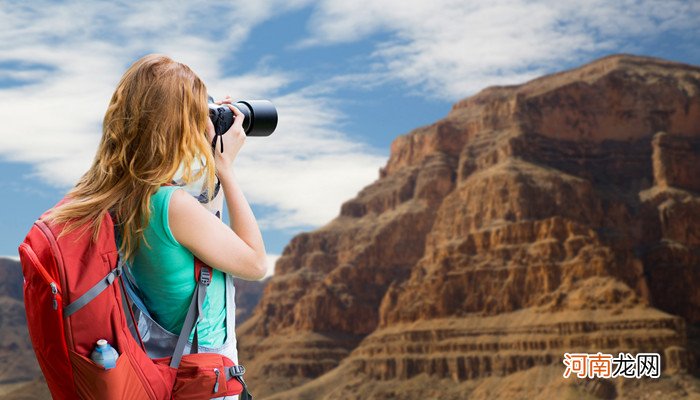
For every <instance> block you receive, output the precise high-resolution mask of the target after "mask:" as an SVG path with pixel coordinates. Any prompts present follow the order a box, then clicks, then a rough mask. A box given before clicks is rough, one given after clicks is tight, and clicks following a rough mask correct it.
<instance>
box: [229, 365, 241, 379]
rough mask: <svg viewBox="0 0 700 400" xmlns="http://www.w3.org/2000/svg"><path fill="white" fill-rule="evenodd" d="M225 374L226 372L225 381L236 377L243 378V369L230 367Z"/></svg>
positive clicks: (239, 366) (238, 366) (237, 366)
mask: <svg viewBox="0 0 700 400" xmlns="http://www.w3.org/2000/svg"><path fill="white" fill-rule="evenodd" d="M227 372H228V378H227V379H231V378H233V377H237V376H243V374H245V367H243V366H242V365H234V366H232V367H228V371H227Z"/></svg>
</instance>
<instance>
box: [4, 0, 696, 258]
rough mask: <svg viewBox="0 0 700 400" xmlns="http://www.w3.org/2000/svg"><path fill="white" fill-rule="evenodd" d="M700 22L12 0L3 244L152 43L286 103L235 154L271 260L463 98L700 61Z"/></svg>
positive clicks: (37, 207)
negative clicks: (611, 58) (606, 63)
mask: <svg viewBox="0 0 700 400" xmlns="http://www.w3.org/2000/svg"><path fill="white" fill-rule="evenodd" d="M699 21H700V2H697V1H661V0H659V1H645V0H640V1H608V0H591V1H523V0H507V1H494V0H489V1H451V0H444V1H443V0H432V1H429V2H426V1H398V0H386V1H381V0H373V1H369V0H355V1H353V2H343V1H331V0H327V1H307V0H289V1H276V0H270V1H246V2H243V1H236V2H211V1H208V2H197V1H191V2H174V1H171V2H147V1H144V2H139V3H138V4H136V3H135V2H131V3H127V2H118V1H112V2H43V1H34V2H21V1H5V2H1V3H0V119H1V120H2V121H3V123H2V124H0V187H2V191H3V194H4V195H3V196H2V197H1V198H0V210H2V211H0V255H9V256H15V255H16V251H17V246H18V245H19V243H20V242H21V240H22V239H23V238H24V235H25V234H26V232H27V231H28V229H29V228H30V226H31V224H32V222H33V221H34V220H35V219H36V218H37V217H38V216H39V215H40V214H41V213H42V212H43V211H44V210H46V209H48V208H50V207H51V206H53V204H55V203H56V202H57V201H58V200H59V199H60V198H61V197H62V196H63V195H64V194H65V192H66V191H67V190H68V189H69V188H70V187H71V186H72V185H73V184H74V183H75V181H76V180H77V179H78V178H79V177H80V175H81V174H82V173H83V172H85V170H86V169H87V168H88V167H89V165H90V162H91V160H92V158H93V156H94V152H95V149H96V146H97V143H98V140H99V138H100V135H101V120H102V117H103V116H104V112H105V109H106V106H107V103H108V101H109V98H110V96H111V94H112V91H113V90H114V88H115V86H116V83H117V82H118V80H119V78H120V77H121V74H122V73H123V72H124V71H125V70H126V68H127V67H128V66H129V65H130V64H131V63H132V62H133V61H135V60H136V59H138V58H139V57H141V56H142V55H145V54H148V53H152V52H158V53H164V54H167V55H169V56H171V57H173V58H174V59H176V60H178V61H181V62H184V63H186V64H188V65H190V66H191V67H192V68H193V69H194V70H195V72H197V73H198V74H199V75H200V77H202V79H204V81H205V83H206V84H207V86H208V88H209V90H210V92H211V93H212V94H213V95H214V96H215V97H222V96H223V95H225V94H230V95H231V96H233V97H234V98H267V99H270V100H272V101H273V102H274V103H275V104H276V105H277V107H278V110H279V113H280V123H279V126H278V129H277V131H276V132H275V133H274V134H273V135H272V136H269V137H264V138H255V137H253V138H248V140H247V141H246V144H245V146H244V147H243V149H242V150H241V152H240V153H239V157H238V159H237V160H236V162H235V164H234V168H235V169H236V171H237V173H236V175H237V177H238V178H239V182H240V184H241V187H242V188H243V191H244V193H245V195H246V197H247V199H248V200H249V202H250V203H251V207H252V208H253V211H254V213H255V215H256V217H257V219H258V222H259V223H260V226H261V230H262V233H263V238H264V240H265V244H266V249H267V252H268V254H269V255H270V261H271V263H272V262H274V260H275V258H276V256H278V255H279V254H280V253H281V252H282V249H283V248H284V246H285V245H286V244H287V242H288V241H289V239H290V238H291V237H292V236H294V235H295V234H296V233H298V232H301V231H308V230H312V229H314V228H317V227H319V226H322V225H324V224H326V223H327V222H329V221H330V220H331V219H332V218H334V217H335V216H336V215H337V214H338V212H339V210H340V205H341V204H342V203H343V202H344V201H345V200H348V199H350V198H352V197H354V196H355V195H356V193H357V192H358V191H359V190H360V189H362V188H363V187H364V186H366V185H368V184H370V183H371V182H373V181H374V180H376V179H377V178H378V170H379V168H380V167H381V166H383V165H384V164H385V162H386V160H387V158H388V155H389V146H390V144H391V142H392V140H393V139H394V138H395V137H396V136H397V135H399V134H403V133H406V132H408V131H410V130H411V129H413V128H416V127H418V126H421V125H426V124H429V123H432V122H434V121H436V120H438V119H440V118H443V117H444V116H445V115H446V114H447V112H448V111H449V110H450V107H451V105H452V104H453V103H454V102H455V101H457V100H459V99H461V98H464V97H467V96H469V95H472V94H474V93H476V92H478V91H479V90H481V89H483V88H485V87H487V86H490V85H494V84H498V85H503V84H516V83H522V82H525V81H527V80H529V79H531V78H534V77H537V76H540V75H542V74H546V73H550V72H555V71H560V70H563V69H567V68H570V67H574V66H577V65H580V64H583V63H586V62H588V61H590V60H592V59H594V58H597V57H600V56H604V55H607V54H611V53H633V54H641V55H649V56H657V57H663V58H667V59H670V60H674V61H680V62H685V63H689V64H695V65H700V41H699V40H698V39H699V38H700V22H699Z"/></svg>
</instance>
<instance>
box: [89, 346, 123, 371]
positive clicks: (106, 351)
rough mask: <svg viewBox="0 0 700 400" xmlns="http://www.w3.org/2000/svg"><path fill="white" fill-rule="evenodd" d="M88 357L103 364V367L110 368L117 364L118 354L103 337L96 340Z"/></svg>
mask: <svg viewBox="0 0 700 400" xmlns="http://www.w3.org/2000/svg"><path fill="white" fill-rule="evenodd" d="M90 358H92V361H94V362H95V363H96V364H99V365H101V366H103V367H104V369H111V368H114V367H116V366H117V358H119V354H118V353H117V351H116V350H114V348H113V347H112V346H110V345H109V343H107V341H106V340H105V339H100V340H98V341H97V346H95V350H93V351H92V354H91V356H90Z"/></svg>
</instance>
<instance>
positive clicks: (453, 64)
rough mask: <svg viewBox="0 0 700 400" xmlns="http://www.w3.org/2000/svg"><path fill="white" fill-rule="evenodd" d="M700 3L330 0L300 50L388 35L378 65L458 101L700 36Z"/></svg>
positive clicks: (374, 66)
mask: <svg viewBox="0 0 700 400" xmlns="http://www.w3.org/2000/svg"><path fill="white" fill-rule="evenodd" d="M698 21H700V2H697V1H681V0H675V1H674V0H669V1H663V2H660V1H655V0H636V1H632V0H628V1H607V0H584V1H557V0H544V1H523V0H496V1H494V0H480V1H476V0H475V1H461V0H433V1H403V0H384V1H376V0H356V1H352V2H342V1H333V0H323V1H320V2H319V4H318V6H317V7H316V8H315V10H314V13H313V15H312V19H311V21H310V23H309V25H308V26H309V30H310V36H309V37H307V38H306V39H303V40H302V41H301V42H299V43H298V46H300V47H310V46H327V45H332V44H337V43H347V42H356V41H358V40H361V39H364V38H367V37H370V36H372V35H374V34H377V33H381V34H384V36H386V37H387V39H385V40H382V41H379V42H377V44H376V45H375V47H374V52H373V54H372V57H371V62H369V63H368V64H370V65H371V68H370V69H371V70H372V72H373V73H374V74H383V75H384V76H385V77H387V78H388V79H392V80H395V81H396V80H398V81H401V82H403V84H405V85H407V86H409V87H412V88H415V89H416V90H417V92H419V93H426V92H427V93H429V94H432V95H433V96H436V97H439V98H443V99H447V100H456V99H459V98H462V97H465V96H467V95H469V94H472V93H474V92H476V91H477V90H479V89H482V88H484V87H486V86H489V85H494V84H512V83H521V82H524V81H526V80H528V79H531V78H533V77H536V76H538V75H541V74H543V73H547V72H552V71H553V70H557V69H561V65H562V63H571V62H575V63H578V62H582V61H585V60H587V59H588V58H589V57H590V56H591V54H593V53H594V52H600V51H636V50H638V49H637V47H636V43H637V42H638V41H639V40H642V39H645V38H653V37H655V36H658V35H659V34H661V33H664V32H669V31H676V32H679V31H686V33H688V34H690V35H692V36H691V37H697V34H698V33H700V23H699V22H698Z"/></svg>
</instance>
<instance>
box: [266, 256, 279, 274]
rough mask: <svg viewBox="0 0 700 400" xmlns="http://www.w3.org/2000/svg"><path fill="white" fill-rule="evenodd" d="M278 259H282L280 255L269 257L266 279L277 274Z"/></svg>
mask: <svg viewBox="0 0 700 400" xmlns="http://www.w3.org/2000/svg"><path fill="white" fill-rule="evenodd" d="M278 258H280V255H279V254H268V255H267V273H266V274H265V278H267V277H268V276H272V275H274V274H275V263H276V262H277V259H278Z"/></svg>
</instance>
